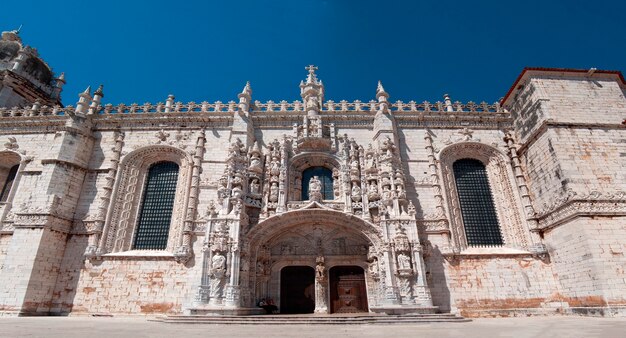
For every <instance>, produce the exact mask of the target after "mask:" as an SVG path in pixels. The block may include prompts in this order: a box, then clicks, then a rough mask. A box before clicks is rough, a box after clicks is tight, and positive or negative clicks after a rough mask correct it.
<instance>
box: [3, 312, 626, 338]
mask: <svg viewBox="0 0 626 338" xmlns="http://www.w3.org/2000/svg"><path fill="white" fill-rule="evenodd" d="M427 336H428V337H438V338H439V337H463V338H471V337H481V338H485V337H516V338H517V337H606V338H609V337H626V318H590V317H564V316H563V317H561V316H559V317H529V318H495V319H475V320H473V321H472V322H469V323H429V324H413V325H323V326H320V325H301V326H295V325H289V326H286V325H245V326H235V325H206V324H166V323H158V322H151V321H148V320H147V318H106V317H22V318H6V317H5V318H0V337H46V338H52V337H87V338H96V337H108V338H110V337H116V338H117V337H133V338H139V337H255V338H257V337H272V338H278V337H298V338H305V337H359V338H366V337H393V338H399V337H427Z"/></svg>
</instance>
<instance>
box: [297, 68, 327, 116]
mask: <svg viewBox="0 0 626 338" xmlns="http://www.w3.org/2000/svg"><path fill="white" fill-rule="evenodd" d="M304 69H306V70H307V71H309V74H308V75H307V78H306V82H305V81H300V96H302V101H303V102H304V109H305V111H306V112H307V115H308V116H309V117H313V116H317V115H318V113H319V111H320V110H322V104H323V102H324V84H323V83H322V81H321V80H318V79H317V75H316V74H315V71H316V70H317V69H318V68H317V67H315V66H314V65H309V66H307V67H305V68H304Z"/></svg>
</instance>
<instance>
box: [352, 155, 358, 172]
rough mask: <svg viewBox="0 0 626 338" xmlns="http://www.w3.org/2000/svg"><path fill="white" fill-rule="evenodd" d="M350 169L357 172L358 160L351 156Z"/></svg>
mask: <svg viewBox="0 0 626 338" xmlns="http://www.w3.org/2000/svg"><path fill="white" fill-rule="evenodd" d="M350 169H351V170H352V171H356V172H358V170H359V160H357V158H356V156H352V160H351V162H350Z"/></svg>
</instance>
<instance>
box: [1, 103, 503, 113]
mask: <svg viewBox="0 0 626 338" xmlns="http://www.w3.org/2000/svg"><path fill="white" fill-rule="evenodd" d="M33 108H37V109H33ZM33 108H18V107H13V108H0V117H14V116H63V115H66V114H68V113H69V114H71V113H73V112H74V110H75V108H74V107H73V106H71V105H68V106H66V107H59V106H56V107H49V106H41V107H33ZM378 108H379V104H378V102H376V101H374V100H371V101H369V102H361V101H359V100H355V101H353V102H348V101H345V100H342V101H339V102H335V101H332V100H328V101H326V102H324V104H323V109H322V112H326V113H332V112H338V113H345V112H363V113H372V114H373V113H375V112H376V111H377V110H378ZM237 109H238V108H237V102H235V101H229V102H221V101H216V102H214V103H209V102H206V101H205V102H200V103H196V102H188V103H182V102H171V103H169V102H168V103H162V102H159V103H156V104H152V103H144V104H137V103H133V104H130V105H126V104H119V105H112V104H106V105H104V106H98V114H99V115H109V114H156V113H232V112H235V111H237ZM251 110H252V113H253V114H259V113H274V112H275V113H289V112H296V113H297V112H304V104H303V103H302V102H301V101H298V100H296V101H293V102H291V103H289V102H287V101H280V102H274V101H267V102H265V103H261V102H260V101H255V102H254V104H253V105H252V106H251ZM390 110H391V113H392V114H393V113H409V114H410V113H416V114H419V113H486V114H507V113H508V112H506V111H505V110H504V109H503V108H502V107H501V106H500V104H499V103H497V102H496V103H494V104H488V103H487V102H481V103H475V102H472V101H470V102H467V103H461V102H458V101H457V102H454V103H450V104H448V105H446V103H444V102H439V101H438V102H434V103H431V102H428V101H424V102H422V103H417V102H415V101H409V102H403V101H396V102H395V103H393V104H391V105H390Z"/></svg>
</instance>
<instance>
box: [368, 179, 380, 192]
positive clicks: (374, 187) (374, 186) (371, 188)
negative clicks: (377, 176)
mask: <svg viewBox="0 0 626 338" xmlns="http://www.w3.org/2000/svg"><path fill="white" fill-rule="evenodd" d="M367 193H368V194H371V195H374V194H376V195H378V185H377V184H376V183H374V182H371V183H370V185H369V186H368V187H367Z"/></svg>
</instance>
